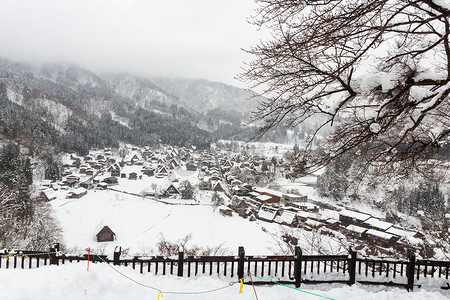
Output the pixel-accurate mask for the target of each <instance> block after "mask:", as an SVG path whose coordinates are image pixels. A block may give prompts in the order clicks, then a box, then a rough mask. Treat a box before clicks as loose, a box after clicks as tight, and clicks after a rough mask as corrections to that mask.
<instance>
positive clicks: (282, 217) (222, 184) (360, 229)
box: [41, 147, 422, 248]
mask: <svg viewBox="0 0 450 300" xmlns="http://www.w3.org/2000/svg"><path fill="white" fill-rule="evenodd" d="M126 150H127V151H123V152H122V153H124V152H127V153H128V154H126V155H122V156H121V157H120V156H117V155H116V156H114V155H113V154H112V151H111V149H104V150H101V151H96V152H95V153H96V154H89V155H87V156H85V157H77V156H75V155H70V158H68V160H67V161H65V162H64V164H63V175H64V177H63V180H62V181H61V182H58V183H50V182H46V183H44V189H43V190H42V192H41V195H42V197H43V199H44V200H46V201H50V200H53V199H55V198H56V194H55V193H56V191H58V190H65V191H66V198H74V199H76V198H80V197H83V196H84V195H86V194H87V192H88V190H89V189H93V188H95V189H107V188H111V187H113V186H114V185H117V184H118V182H119V180H118V179H119V178H122V179H128V180H139V179H142V177H143V176H150V177H151V176H154V177H156V178H166V179H167V182H168V184H167V185H166V186H165V187H164V188H163V191H162V192H164V193H166V194H169V195H174V194H179V193H180V188H179V182H178V180H177V178H175V177H173V176H171V174H173V172H172V170H174V169H178V168H185V169H186V170H188V171H198V174H199V185H198V188H199V189H200V190H209V191H216V192H223V193H224V194H225V195H227V196H228V197H229V198H230V199H231V204H230V205H229V206H220V207H219V211H220V212H221V213H222V214H223V215H225V216H230V215H232V213H233V212H234V213H237V214H238V215H239V216H241V217H244V218H249V220H256V219H259V220H261V221H265V222H273V223H278V224H281V225H286V226H291V227H298V228H304V229H306V230H318V229H321V228H322V232H329V233H330V234H333V231H334V232H336V231H338V232H340V233H341V234H345V235H346V236H347V238H349V239H354V240H357V241H359V242H363V243H366V244H371V245H377V246H381V247H385V248H396V247H399V246H402V247H409V248H411V246H415V245H420V244H421V243H422V241H421V239H420V238H421V235H420V234H419V233H417V232H413V231H409V230H406V229H403V228H401V227H399V226H396V225H394V224H392V223H389V222H386V221H383V220H381V219H379V218H376V217H374V216H371V215H370V214H366V213H362V212H358V211H354V210H350V209H343V210H342V209H341V208H337V207H336V208H335V209H334V211H331V210H330V209H329V208H327V209H325V208H323V207H322V206H321V203H318V202H315V201H313V200H311V199H308V197H307V196H305V195H299V194H294V193H283V192H280V191H276V190H272V189H268V188H261V187H255V186H251V185H250V184H248V183H245V182H243V180H241V179H240V178H237V176H233V175H232V173H233V172H231V171H232V170H233V169H236V168H239V170H241V171H242V172H243V173H245V174H247V175H248V174H253V175H257V174H258V173H260V172H275V168H278V169H281V170H284V171H286V170H287V169H286V168H287V166H286V164H285V163H284V162H283V160H282V159H278V161H274V160H269V159H265V158H262V157H258V156H245V155H234V156H231V155H227V153H226V152H220V151H217V152H214V151H196V150H195V149H186V148H179V149H178V148H175V147H160V148H158V149H152V148H149V147H145V148H135V147H130V148H129V149H126ZM126 166H135V167H134V168H125V167H126ZM125 170H133V171H131V172H126V171H125ZM136 170H139V171H136ZM159 192H161V191H159ZM155 194H156V191H154V190H152V189H150V188H149V189H148V191H146V194H145V195H144V196H155ZM100 227H101V228H100V229H99V232H98V233H97V235H96V240H97V241H108V240H114V239H115V234H114V232H113V231H112V230H111V228H109V227H108V226H107V225H102V226H100Z"/></svg>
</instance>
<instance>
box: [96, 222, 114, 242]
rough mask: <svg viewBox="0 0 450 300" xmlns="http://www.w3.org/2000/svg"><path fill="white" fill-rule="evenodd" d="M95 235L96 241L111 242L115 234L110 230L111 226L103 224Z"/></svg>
mask: <svg viewBox="0 0 450 300" xmlns="http://www.w3.org/2000/svg"><path fill="white" fill-rule="evenodd" d="M95 237H96V239H97V242H113V241H115V239H116V234H115V233H114V232H113V231H112V230H111V228H109V226H107V225H104V226H103V228H102V229H100V231H98V233H97V234H96V235H95Z"/></svg>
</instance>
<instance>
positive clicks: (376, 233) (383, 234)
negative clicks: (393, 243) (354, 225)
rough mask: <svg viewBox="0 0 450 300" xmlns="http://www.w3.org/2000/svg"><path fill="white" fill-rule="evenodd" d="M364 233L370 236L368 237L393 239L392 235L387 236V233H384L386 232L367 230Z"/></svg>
mask: <svg viewBox="0 0 450 300" xmlns="http://www.w3.org/2000/svg"><path fill="white" fill-rule="evenodd" d="M366 233H367V234H370V235H374V236H377V237H380V238H383V239H385V240H389V239H391V238H393V237H394V235H392V234H389V233H386V232H383V231H379V230H375V229H369V230H367V232H366Z"/></svg>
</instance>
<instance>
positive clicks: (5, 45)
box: [0, 0, 260, 86]
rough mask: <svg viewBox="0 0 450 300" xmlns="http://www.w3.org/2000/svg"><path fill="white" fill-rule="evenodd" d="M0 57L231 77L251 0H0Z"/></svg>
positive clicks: (249, 29) (253, 37) (248, 33)
mask: <svg viewBox="0 0 450 300" xmlns="http://www.w3.org/2000/svg"><path fill="white" fill-rule="evenodd" d="M0 4H1V5H0V28H1V29H0V57H4V58H8V59H11V60H18V61H27V62H32V63H43V62H44V63H45V62H58V63H70V64H77V65H79V66H81V67H85V68H88V69H90V70H92V71H95V72H98V73H101V72H129V73H134V74H137V75H146V76H166V77H185V78H205V79H208V80H213V81H221V82H225V83H228V84H233V85H240V86H243V84H240V83H239V82H237V81H236V80H234V79H233V77H234V76H236V74H237V73H239V72H240V68H241V67H242V66H243V63H242V62H243V61H244V60H246V61H249V57H248V56H247V55H246V54H245V53H244V52H243V51H242V50H241V48H249V46H251V45H255V44H256V43H257V42H258V41H259V39H260V34H259V33H258V31H257V28H256V27H254V26H252V25H249V24H248V23H247V18H248V17H249V16H250V15H252V14H253V13H254V9H255V8H256V6H257V4H255V1H254V0H38V1H37V0H0Z"/></svg>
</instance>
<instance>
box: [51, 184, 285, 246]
mask: <svg viewBox="0 0 450 300" xmlns="http://www.w3.org/2000/svg"><path fill="white" fill-rule="evenodd" d="M51 204H52V205H53V208H54V210H55V211H56V214H57V216H58V219H59V221H60V223H61V225H62V228H63V231H64V232H63V235H64V238H65V240H64V243H65V245H66V246H67V248H68V249H69V250H71V249H74V250H75V249H85V248H87V247H91V248H93V249H100V248H102V249H105V253H107V254H110V253H112V252H113V250H114V247H115V246H116V245H118V246H122V248H128V247H129V248H130V251H129V253H134V254H152V253H151V252H150V251H151V249H152V248H154V246H155V245H156V243H157V242H158V240H159V238H160V235H161V233H162V234H163V235H164V236H165V238H166V239H167V240H169V241H172V242H175V241H177V240H179V239H181V238H183V237H184V236H186V235H187V234H192V241H191V243H190V245H189V246H193V245H194V244H195V245H198V246H206V245H208V246H211V247H214V246H219V245H222V244H223V246H224V248H229V250H230V251H231V252H232V253H235V252H237V249H238V246H245V248H246V251H247V252H248V253H249V254H250V253H254V254H267V253H271V252H268V251H269V250H268V249H267V248H268V247H269V246H271V242H272V241H273V239H272V238H271V237H270V235H268V234H267V233H266V232H264V231H262V230H261V226H260V225H258V223H256V222H249V221H248V220H245V219H243V218H241V217H239V216H236V215H233V216H232V217H225V216H223V215H221V214H220V213H218V212H217V210H214V209H213V207H212V206H209V205H195V206H192V205H167V204H163V203H159V202H157V201H155V200H151V199H149V198H143V197H137V196H133V195H127V194H123V193H120V192H114V191H109V190H106V191H96V192H93V191H89V192H88V194H87V195H86V196H84V197H82V198H80V199H57V200H53V201H52V202H51ZM99 224H104V225H108V226H109V227H110V228H111V229H112V230H113V231H114V233H115V234H116V237H117V239H116V241H114V242H108V243H98V242H96V241H94V238H95V232H96V229H97V228H98V227H99ZM271 225H274V224H271ZM277 226H278V225H277Z"/></svg>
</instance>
